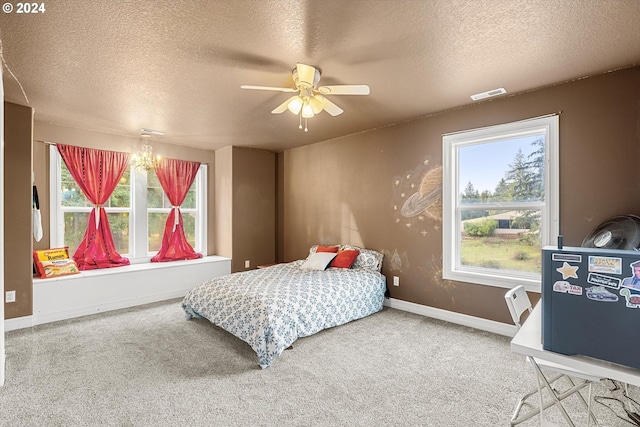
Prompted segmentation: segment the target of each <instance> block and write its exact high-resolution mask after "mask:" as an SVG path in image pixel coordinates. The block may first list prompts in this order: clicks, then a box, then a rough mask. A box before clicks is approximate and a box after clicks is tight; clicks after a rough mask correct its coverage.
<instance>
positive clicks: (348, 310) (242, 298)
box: [182, 261, 386, 368]
mask: <svg viewBox="0 0 640 427" xmlns="http://www.w3.org/2000/svg"><path fill="white" fill-rule="evenodd" d="M302 263H303V261H294V262H291V263H286V264H277V265H274V266H271V267H267V268H262V269H257V270H250V271H245V272H240V273H233V274H229V275H226V276H222V277H217V278H214V279H211V280H208V281H206V282H204V283H202V284H201V285H198V286H196V287H195V288H193V289H192V290H191V291H189V293H188V294H187V295H186V296H185V298H184V300H183V302H182V308H183V309H184V310H185V313H186V318H187V319H191V318H192V317H204V318H206V319H208V320H209V321H210V322H211V323H213V324H215V325H217V326H219V327H221V328H222V329H224V330H226V331H228V332H230V333H232V334H233V335H235V336H237V337H238V338H240V339H241V340H243V341H245V342H247V343H248V344H249V345H250V346H251V348H252V349H253V350H255V352H256V353H257V355H258V360H259V363H260V367H262V368H266V367H268V366H270V365H271V364H272V363H273V360H274V358H275V357H277V356H279V355H280V354H281V353H282V352H283V351H284V350H285V349H286V348H287V347H289V346H290V345H291V344H292V343H293V342H294V341H295V340H296V339H297V338H300V337H306V336H309V335H312V334H315V333H316V332H319V331H321V330H323V329H326V328H330V327H333V326H338V325H342V324H344V323H347V322H349V321H351V320H355V319H360V318H362V317H365V316H368V315H370V314H373V313H375V312H377V311H380V310H381V309H382V304H383V300H384V293H385V290H386V282H385V277H384V276H383V275H382V274H380V273H379V272H378V271H375V270H371V269H365V268H356V269H352V268H351V269H348V268H328V269H326V270H324V271H318V270H301V269H300V266H301V265H302Z"/></svg>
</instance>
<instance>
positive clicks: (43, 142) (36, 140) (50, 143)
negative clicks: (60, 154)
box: [34, 139, 209, 165]
mask: <svg viewBox="0 0 640 427" xmlns="http://www.w3.org/2000/svg"><path fill="white" fill-rule="evenodd" d="M34 142H40V143H42V144H47V145H58V144H57V143H56V142H51V141H43V140H41V139H34ZM200 164H201V165H208V164H209V163H207V162H200Z"/></svg>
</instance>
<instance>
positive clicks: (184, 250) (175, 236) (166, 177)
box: [151, 159, 202, 262]
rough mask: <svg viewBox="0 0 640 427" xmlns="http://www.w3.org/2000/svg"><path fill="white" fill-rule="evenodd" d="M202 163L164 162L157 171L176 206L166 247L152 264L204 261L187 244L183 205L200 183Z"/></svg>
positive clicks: (168, 226) (164, 240)
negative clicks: (190, 260)
mask: <svg viewBox="0 0 640 427" xmlns="http://www.w3.org/2000/svg"><path fill="white" fill-rule="evenodd" d="M199 168H200V163H197V162H187V161H184V160H176V159H161V160H160V163H159V165H158V167H157V168H156V175H157V176H158V180H159V181H160V185H162V189H163V190H164V192H165V193H166V194H167V197H168V198H169V201H170V202H171V204H172V205H173V208H172V209H171V212H169V217H168V218H167V223H166V224H165V226H164V234H163V235H162V246H161V247H160V250H159V251H158V253H157V254H156V256H154V257H153V258H151V261H152V262H167V261H176V260H180V259H194V258H202V254H199V253H197V252H196V251H195V250H194V249H193V247H191V245H190V244H189V242H188V241H187V237H186V236H185V233H184V224H183V222H182V213H181V212H180V205H181V204H182V202H184V199H185V198H186V197H187V193H188V192H189V188H191V184H193V180H194V179H196V174H197V173H198V169H199Z"/></svg>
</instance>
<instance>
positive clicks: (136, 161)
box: [131, 134, 160, 171]
mask: <svg viewBox="0 0 640 427" xmlns="http://www.w3.org/2000/svg"><path fill="white" fill-rule="evenodd" d="M150 136H151V135H147V134H142V135H140V137H141V139H142V141H143V143H142V147H141V148H140V151H138V152H137V153H136V154H134V155H133V157H132V158H131V164H132V165H133V167H134V168H136V169H140V170H145V171H149V170H151V169H156V168H157V167H158V166H159V164H160V156H156V157H153V148H152V147H151V145H149V144H147V141H146V138H149V137H150Z"/></svg>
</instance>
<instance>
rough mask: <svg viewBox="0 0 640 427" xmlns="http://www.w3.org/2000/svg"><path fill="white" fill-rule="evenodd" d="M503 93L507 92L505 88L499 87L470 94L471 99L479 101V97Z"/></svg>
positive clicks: (483, 97)
mask: <svg viewBox="0 0 640 427" xmlns="http://www.w3.org/2000/svg"><path fill="white" fill-rule="evenodd" d="M505 93H507V90H506V89H505V88H503V87H501V88H498V89H492V90H488V91H486V92H482V93H476V94H475V95H471V99H473V100H474V101H479V100H481V99H485V98H490V97H492V96H498V95H504V94H505Z"/></svg>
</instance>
